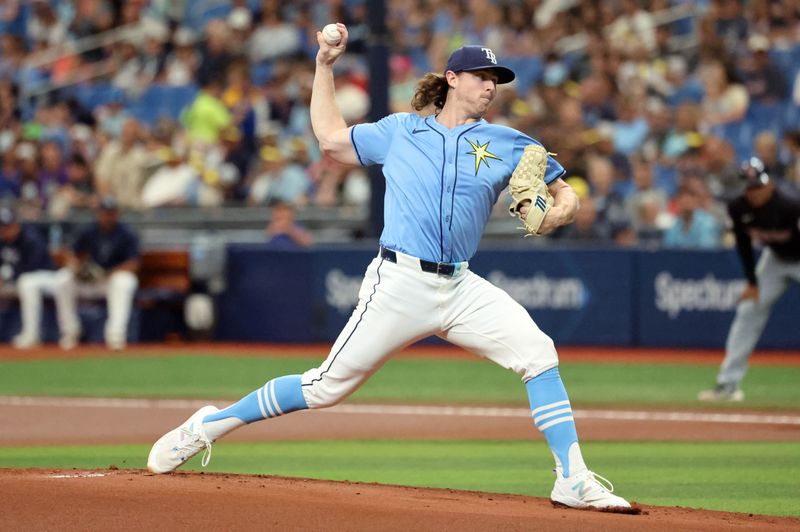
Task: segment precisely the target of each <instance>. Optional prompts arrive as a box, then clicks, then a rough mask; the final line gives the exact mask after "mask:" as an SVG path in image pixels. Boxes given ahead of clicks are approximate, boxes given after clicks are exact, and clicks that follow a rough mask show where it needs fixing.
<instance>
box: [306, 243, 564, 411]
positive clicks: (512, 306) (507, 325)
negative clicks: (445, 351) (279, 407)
mask: <svg viewBox="0 0 800 532" xmlns="http://www.w3.org/2000/svg"><path fill="white" fill-rule="evenodd" d="M396 255H397V263H393V262H390V261H388V260H386V259H383V258H381V257H380V256H378V257H376V258H375V259H374V260H373V261H372V263H371V264H370V265H369V267H368V268H367V272H366V275H365V277H364V281H363V282H362V284H361V289H360V292H359V301H358V305H357V306H356V309H355V310H354V311H353V314H352V315H351V317H350V320H349V321H348V322H347V325H345V327H344V329H343V330H342V332H341V333H340V334H339V337H338V338H337V340H336V342H335V343H334V344H333V347H332V348H331V351H330V354H329V355H328V358H327V359H326V360H325V361H324V362H323V363H322V365H321V366H319V367H318V368H314V369H311V370H309V371H307V372H305V373H304V374H303V376H302V380H301V382H302V388H303V396H304V398H305V400H306V403H308V406H309V408H323V407H327V406H332V405H334V404H337V403H339V402H341V401H342V400H343V399H345V398H346V397H347V396H348V395H350V394H351V393H353V392H354V391H355V390H356V389H357V388H358V387H359V386H360V385H361V384H362V383H363V382H364V381H366V380H367V379H368V378H369V377H370V375H372V374H373V373H375V372H376V371H377V370H378V369H379V368H380V367H381V366H382V365H383V364H384V363H385V362H386V361H387V360H388V359H389V358H390V357H391V356H392V355H393V354H394V353H395V352H397V351H398V350H400V349H402V348H403V347H406V346H408V345H410V344H412V343H414V342H416V341H417V340H420V339H422V338H426V337H428V336H431V335H434V334H435V335H437V336H439V337H440V338H443V339H445V340H447V341H448V342H451V343H453V344H455V345H457V346H460V347H463V348H464V349H466V350H468V351H471V352H473V353H475V354H477V355H479V356H482V357H484V358H487V359H489V360H491V361H493V362H495V363H497V364H499V365H500V366H502V367H504V368H508V369H511V370H513V371H514V372H516V373H517V374H518V375H520V376H521V377H522V380H523V381H528V380H530V379H532V378H533V377H535V376H537V375H538V374H540V373H542V372H544V371H547V370H548V369H550V368H553V367H555V366H557V365H558V356H557V354H556V350H555V346H554V345H553V341H552V340H551V339H550V337H549V336H547V335H546V334H544V333H543V332H542V331H541V330H540V329H539V327H537V326H536V324H535V323H534V321H533V320H532V319H531V317H530V315H529V314H528V312H527V311H526V310H525V309H524V308H523V307H522V306H521V305H520V304H519V303H517V302H516V301H514V300H513V299H512V298H511V296H509V295H508V294H507V293H505V292H504V291H503V290H501V289H499V288H497V287H496V286H494V285H492V284H491V283H489V282H488V281H487V280H485V279H483V278H482V277H480V276H478V275H476V274H474V273H472V272H471V271H469V270H467V269H466V267H465V268H463V270H462V271H461V272H460V273H457V274H456V275H455V276H453V277H444V276H440V275H437V274H435V273H428V272H423V271H422V270H421V269H420V263H419V260H418V259H416V258H414V257H411V256H409V255H404V254H402V253H399V252H397V253H396ZM465 266H466V265H465Z"/></svg>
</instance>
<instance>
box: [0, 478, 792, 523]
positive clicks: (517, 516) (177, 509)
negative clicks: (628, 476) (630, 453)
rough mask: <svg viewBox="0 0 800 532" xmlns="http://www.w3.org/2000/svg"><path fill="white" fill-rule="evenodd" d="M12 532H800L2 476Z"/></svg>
mask: <svg viewBox="0 0 800 532" xmlns="http://www.w3.org/2000/svg"><path fill="white" fill-rule="evenodd" d="M0 493H2V497H0V515H2V527H0V528H2V529H5V530H59V531H66V532H70V531H75V530H198V529H199V530H230V531H235V530H325V531H334V532H335V531H340V530H341V531H343V530H348V531H359V530H370V531H373V530H381V531H395V530H396V531H409V530H419V531H427V530H431V531H434V530H435V531H438V532H441V531H456V530H458V531H473V530H475V531H478V530H483V531H485V530H503V531H515V530H581V531H584V530H593V531H606V530H608V531H611V530H614V531H626V530H630V531H637V532H638V531H640V530H649V531H670V532H672V531H674V530H698V531H706V530H707V531H720V530H745V529H746V530H748V531H757V530H796V529H798V528H800V521H799V520H796V519H789V518H779V517H768V516H758V515H748V514H734V513H724V512H712V511H704V510H690V509H686V508H664V507H642V510H643V511H642V514H640V515H619V514H609V513H600V512H586V511H578V510H569V509H558V508H554V507H553V506H552V505H551V504H550V502H549V501H548V500H547V499H541V498H533V497H523V496H516V495H499V494H487V493H478V492H468V491H456V490H442V489H422V488H409V487H402V486H385V485H376V484H363V483H350V482H327V481H319V480H304V479H291V478H281V477H271V476H245V475H224V474H202V473H177V474H171V475H151V474H149V473H146V472H143V471H140V470H115V469H111V470H102V471H78V470H42V469H28V470H19V469H17V470H12V469H6V470H3V469H0Z"/></svg>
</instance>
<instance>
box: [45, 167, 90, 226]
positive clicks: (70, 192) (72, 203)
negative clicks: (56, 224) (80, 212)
mask: <svg viewBox="0 0 800 532" xmlns="http://www.w3.org/2000/svg"><path fill="white" fill-rule="evenodd" d="M96 201H97V198H96V196H95V193H94V177H93V176H92V169H91V167H90V166H89V163H88V162H86V159H84V158H83V156H82V155H80V154H77V153H76V154H74V155H73V156H72V158H71V159H70V161H69V164H68V165H67V182H66V183H65V184H64V185H63V186H62V187H61V188H59V189H58V191H57V192H56V195H55V197H54V198H53V201H52V202H51V205H50V216H51V217H53V218H56V219H61V218H65V217H66V216H67V215H68V214H69V213H70V211H71V210H72V209H87V208H92V207H95V205H96Z"/></svg>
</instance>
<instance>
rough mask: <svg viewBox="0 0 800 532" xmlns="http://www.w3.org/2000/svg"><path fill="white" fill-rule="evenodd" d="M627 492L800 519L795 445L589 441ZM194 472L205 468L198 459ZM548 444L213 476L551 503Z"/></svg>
mask: <svg viewBox="0 0 800 532" xmlns="http://www.w3.org/2000/svg"><path fill="white" fill-rule="evenodd" d="M148 450H149V449H148V447H146V446H140V445H139V446H134V445H126V446H96V447H30V448H0V467H48V468H50V467H52V468H106V467H108V466H109V465H111V464H113V465H116V466H118V467H121V468H141V467H144V465H145V464H144V461H145V457H146V456H147V452H148ZM583 450H584V453H585V454H586V455H587V456H588V457H590V458H591V466H592V467H593V468H594V469H595V470H596V471H597V472H599V473H600V474H603V475H604V476H607V477H609V478H610V479H611V480H612V481H613V482H614V483H615V485H616V491H617V493H619V494H620V495H622V496H624V497H626V498H629V499H631V500H635V501H638V502H640V503H643V504H652V505H664V506H685V507H692V508H707V509H714V510H725V511H734V512H748V513H757V514H768V515H783V516H794V517H800V504H798V501H800V482H798V481H797V479H798V478H800V446H798V445H797V444H796V443H774V442H773V443H738V442H737V443H707V442H706V443H653V442H651V443H641V442H640V443H620V442H590V443H586V444H584V445H583ZM187 468H188V469H197V470H199V469H200V460H199V457H196V458H194V459H193V460H192V461H191V462H190V463H189V465H188V466H187ZM551 469H552V458H551V455H550V452H549V450H548V449H547V447H546V446H545V444H544V443H543V442H541V441H460V442H454V441H429V440H426V441H407V440H403V441H383V440H380V441H347V442H343V441H315V442H279V443H259V444H243V443H223V444H218V445H216V446H215V447H214V458H213V460H212V461H211V464H210V465H209V467H208V468H207V470H208V471H218V472H230V473H249V474H271V475H281V476H296V477H306V478H319V479H329V480H352V481H362V482H379V483H384V484H401V485H407V486H424V487H442V488H455V489H467V490H479V491H488V492H499V493H518V494H525V495H533V496H537V497H547V496H549V494H550V489H551V488H552V482H553V474H552V472H551Z"/></svg>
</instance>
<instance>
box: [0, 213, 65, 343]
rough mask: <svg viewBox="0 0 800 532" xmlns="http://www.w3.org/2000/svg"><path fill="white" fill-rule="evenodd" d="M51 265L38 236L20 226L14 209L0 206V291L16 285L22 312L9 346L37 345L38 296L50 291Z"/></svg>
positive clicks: (34, 232) (41, 240) (40, 304)
mask: <svg viewBox="0 0 800 532" xmlns="http://www.w3.org/2000/svg"><path fill="white" fill-rule="evenodd" d="M53 280H54V271H53V262H52V260H51V259H50V253H49V251H48V249H47V242H45V240H44V238H43V237H42V235H41V234H40V233H39V231H37V230H36V228H34V227H31V226H26V225H22V224H20V223H19V221H18V220H17V217H16V213H15V212H14V209H13V208H11V207H8V206H3V207H0V288H3V289H6V288H7V287H8V288H11V287H12V285H16V290H17V294H18V296H19V303H20V310H21V313H22V331H21V332H20V333H19V334H18V335H16V336H15V337H14V339H13V340H12V343H13V344H14V346H15V347H17V348H19V349H28V348H31V347H36V346H37V345H39V341H40V333H39V324H40V323H41V316H42V293H43V292H44V291H49V290H51V289H52V286H53Z"/></svg>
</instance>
